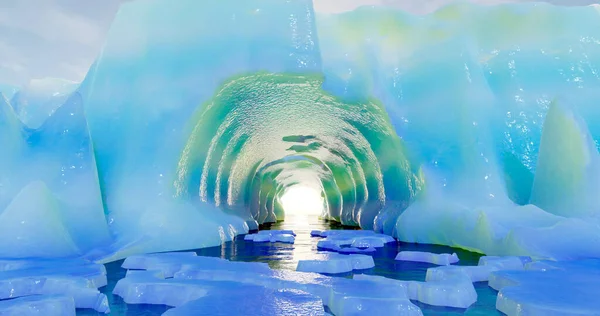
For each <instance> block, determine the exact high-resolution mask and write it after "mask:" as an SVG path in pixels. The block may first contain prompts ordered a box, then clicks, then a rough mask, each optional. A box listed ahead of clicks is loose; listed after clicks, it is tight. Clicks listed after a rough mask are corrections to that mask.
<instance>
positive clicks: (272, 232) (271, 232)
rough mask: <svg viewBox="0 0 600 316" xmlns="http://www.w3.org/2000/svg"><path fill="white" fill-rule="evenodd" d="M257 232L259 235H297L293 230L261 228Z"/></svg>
mask: <svg viewBox="0 0 600 316" xmlns="http://www.w3.org/2000/svg"><path fill="white" fill-rule="evenodd" d="M257 234H259V235H292V236H294V237H295V236H296V233H294V231H293V230H289V229H288V230H261V231H259V232H258V233H257Z"/></svg>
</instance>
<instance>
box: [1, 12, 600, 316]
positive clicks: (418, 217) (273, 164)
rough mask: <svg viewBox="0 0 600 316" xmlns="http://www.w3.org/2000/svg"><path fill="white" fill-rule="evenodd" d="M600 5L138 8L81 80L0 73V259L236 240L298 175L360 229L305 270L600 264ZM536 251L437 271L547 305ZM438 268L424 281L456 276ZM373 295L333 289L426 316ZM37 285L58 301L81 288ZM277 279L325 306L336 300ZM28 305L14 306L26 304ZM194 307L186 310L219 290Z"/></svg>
mask: <svg viewBox="0 0 600 316" xmlns="http://www.w3.org/2000/svg"><path fill="white" fill-rule="evenodd" d="M599 8H600V7H599V6H580V7H559V6H554V5H551V4H547V3H519V4H501V5H494V6H480V5H475V4H470V3H462V2H461V3H456V4H451V5H448V6H445V7H443V8H441V9H438V10H437V11H435V12H433V13H431V14H427V15H414V14H410V13H407V12H403V11H400V10H396V9H391V8H387V7H379V6H364V7H360V8H357V9H355V10H353V11H349V12H344V13H337V14H324V13H318V12H315V10H314V9H313V2H312V0H296V1H279V0H264V1H237V0H224V1H220V2H219V3H214V4H211V5H206V4H203V3H201V2H200V1H195V0H174V1H170V0H151V1H128V2H125V3H123V4H122V5H121V7H120V9H119V11H118V14H117V15H116V17H115V19H114V21H113V23H112V26H111V28H110V31H109V33H108V35H107V39H106V42H105V44H104V46H103V48H102V50H101V51H100V52H99V54H98V57H97V59H96V60H95V62H94V64H93V65H92V66H91V67H90V69H89V71H88V73H87V75H86V76H85V78H84V80H83V81H82V82H80V83H79V82H71V81H65V80H62V79H56V78H45V79H35V80H32V81H31V82H29V83H27V84H25V85H24V86H22V87H15V86H12V85H9V84H6V85H5V84H2V85H0V148H2V149H1V150H0V239H1V240H3V241H4V242H2V243H0V259H11V260H14V259H22V260H25V259H26V260H29V259H31V258H36V259H40V258H42V259H48V260H61V259H64V258H68V259H69V260H70V259H72V258H83V259H85V260H90V261H93V262H96V263H107V262H112V261H115V260H120V259H124V258H128V259H127V260H126V261H125V262H126V264H125V267H127V264H131V263H132V262H134V261H135V260H138V259H139V260H140V261H139V262H137V263H135V262H134V264H133V265H132V266H131V267H130V268H131V269H135V267H133V266H136V264H139V265H141V266H143V265H144V264H149V265H152V262H151V261H152V260H150V261H148V262H146V261H144V260H146V259H147V258H145V257H143V258H140V257H135V256H136V255H141V254H145V253H155V252H167V251H179V250H190V249H198V248H206V247H212V246H218V245H221V244H223V243H225V242H228V241H232V240H234V239H235V237H236V236H237V235H241V234H247V233H249V232H250V231H254V230H257V229H258V228H259V227H264V226H262V225H265V224H270V223H276V222H278V221H285V220H286V218H288V219H289V218H290V215H293V214H286V210H285V209H284V206H283V203H282V197H283V196H284V194H285V193H286V192H288V191H289V189H290V188H293V187H295V186H299V185H302V186H308V187H311V188H313V189H315V190H317V191H318V192H320V193H321V197H322V201H323V208H322V212H321V213H320V214H319V215H318V217H319V218H320V219H323V220H327V221H330V222H335V223H339V224H340V225H343V226H344V227H346V228H347V227H356V228H360V229H361V230H359V231H346V230H344V231H340V232H336V231H314V232H313V233H311V235H312V236H313V237H321V238H323V239H320V240H319V241H318V245H319V246H318V247H319V249H320V250H326V251H329V252H328V253H325V252H323V253H318V254H315V256H317V257H319V258H317V259H315V257H312V258H307V259H306V260H304V261H302V263H301V264H300V267H299V268H298V269H299V270H306V271H316V272H327V271H329V272H332V271H333V272H336V273H337V272H349V271H352V270H356V269H358V268H357V267H356V266H353V264H354V263H353V262H352V260H351V259H349V258H361V260H365V262H367V264H364V265H362V266H361V268H362V267H372V265H371V263H372V260H373V258H372V257H371V256H372V255H373V254H374V253H375V252H376V251H380V250H381V249H382V248H385V245H387V244H388V243H392V242H395V241H396V240H398V241H401V242H407V243H420V244H437V245H446V246H452V247H457V248H463V249H466V250H469V251H472V252H477V253H482V254H485V255H487V256H508V257H507V258H512V259H510V260H512V261H513V263H514V262H517V261H518V260H517V259H516V258H517V257H524V256H526V257H531V259H532V260H534V261H536V262H540V261H538V260H550V261H559V262H562V261H565V260H581V259H590V258H600V206H599V205H600V153H599V151H598V148H599V143H598V142H599V141H600V107H598V102H599V101H600V31H598V30H600V9H599ZM532 21H535V23H534V22H532ZM245 238H246V240H247V241H248V243H247V244H248V245H252V244H253V243H259V242H262V241H264V242H267V241H269V242H271V243H280V242H285V243H289V244H290V245H291V244H293V243H298V240H301V237H300V236H296V235H295V234H293V232H291V231H280V232H275V231H268V232H266V233H261V232H259V233H256V234H255V235H254V234H251V235H246V237H245ZM332 252H333V253H332ZM335 252H338V253H335ZM349 253H355V254H353V255H350V256H349V255H347V254H349ZM405 254H406V255H409V257H410V256H413V255H415V256H416V257H414V258H412V259H411V258H409V259H410V260H417V261H429V262H434V263H439V262H442V261H440V260H439V259H440V258H442V257H440V256H439V255H435V254H423V253H418V254H415V253H412V254H411V253H405ZM182 256H185V255H182ZM136 258H137V259H136ZM323 258H330V259H332V260H329V261H326V260H322V259H323ZM415 258H416V259H415ZM488 258H492V257H488ZM313 259H315V260H313ZM400 259H402V258H400ZM405 259H406V258H405ZM178 260H180V261H179V264H181V263H182V262H185V261H186V260H191V261H194V259H189V258H187V259H186V258H183V259H182V258H178ZM311 260H312V261H311ZM507 260H508V263H509V264H510V263H511V262H510V260H509V259H507ZM541 262H546V261H541ZM548 262H549V261H548ZM590 262H591V263H589V262H587V261H586V262H584V263H581V264H580V265H579V266H576V267H575V268H573V267H571V266H567V267H566V268H565V267H564V266H562V265H561V264H562V263H557V264H556V265H557V267H555V268H556V269H558V270H560V269H562V270H561V272H557V271H552V272H549V273H546V274H545V275H547V276H549V277H552V278H555V279H558V278H559V277H562V276H570V275H574V276H575V277H577V278H580V277H581V275H580V274H578V273H576V272H573V271H571V270H573V269H575V270H576V269H578V267H579V268H581V269H582V270H585V271H588V270H590V271H592V270H593V271H595V270H594V265H593V263H594V261H590ZM450 263H456V259H455V258H454V256H453V257H452V260H451V261H448V262H447V260H445V261H443V264H448V265H449V264H450ZM170 264H174V263H172V262H170ZM524 264H525V263H521V266H519V272H514V271H509V272H505V271H498V270H497V269H496V267H495V266H494V267H491V266H488V267H485V264H484V263H482V264H481V265H480V266H477V267H470V268H465V267H461V268H460V269H457V268H455V267H454V266H448V267H441V268H439V269H438V270H432V272H431V273H432V274H431V275H432V278H435V276H434V273H438V272H439V278H440V279H439V280H438V279H432V281H440V282H442V281H445V280H446V279H445V278H449V279H452V278H453V277H455V275H454V274H461V278H455V279H456V280H458V279H460V280H459V281H460V282H458V281H457V282H458V283H457V284H459V285H460V286H461V287H460V288H455V287H452V288H453V289H465V291H467V292H469V295H471V294H473V293H472V292H473V289H472V284H471V283H472V282H463V281H464V280H463V279H464V278H462V274H467V275H469V274H472V275H471V276H472V277H473V276H474V277H473V278H475V279H477V281H487V280H488V279H489V280H490V284H491V283H492V280H494V281H493V282H498V284H499V285H498V286H497V287H498V289H499V290H500V293H501V294H502V297H503V298H502V300H499V301H498V302H499V303H498V308H499V309H500V310H502V311H508V312H507V313H508V314H514V313H516V312H515V310H517V309H518V308H517V307H515V306H517V305H519V304H521V305H522V304H525V305H523V306H526V307H527V308H528V309H529V310H531V311H532V312H537V311H538V310H542V311H546V310H544V309H539V308H540V307H539V306H536V305H535V304H533V303H531V302H530V301H528V298H527V295H526V294H527V293H525V294H523V293H524V292H523V291H525V290H532V289H533V290H537V289H539V288H540V287H541V286H543V285H544V284H541V283H536V282H534V281H535V280H532V279H531V278H532V277H530V275H533V274H527V273H528V272H529V271H530V270H534V269H533V268H531V269H529V267H528V266H527V265H526V267H525V268H524V269H525V272H523V271H520V270H523V267H522V265H524ZM310 265H313V266H310ZM373 265H374V264H373ZM517 265H518V264H517ZM232 266H233V265H232ZM481 266H483V268H482V267H481ZM532 266H533V264H532ZM189 267H190V266H188V268H189ZM138 268H139V269H148V270H150V269H149V268H148V267H138ZM159 268H160V265H159ZM180 268H181V266H177V265H176V264H175V268H173V269H172V270H173V271H166V272H165V271H162V273H163V275H161V276H159V277H157V276H156V275H154V274H143V273H142V274H138V275H136V272H132V274H131V275H128V277H127V278H126V279H124V280H125V281H123V283H122V284H125V285H123V288H126V287H127V286H134V285H135V284H137V283H136V282H139V283H140V284H145V283H144V282H147V283H152V284H154V283H153V282H155V281H156V280H155V279H157V280H161V281H160V282H158V281H156V282H158V283H160V284H163V283H164V284H169V283H170V282H171V281H166V282H163V281H164V280H162V279H164V278H170V277H175V278H176V276H175V273H176V272H178V271H179V269H180ZM184 268H185V267H184ZM232 269H234V270H235V268H232ZM257 269H258V270H260V269H262V268H257ZM458 270H460V271H458ZM563 270H564V271H563ZM181 271H184V272H185V271H186V270H185V269H182V270H181ZM260 271H262V270H260ZM436 271H437V272H436ZM444 271H445V272H444ZM457 271H458V272H457ZM149 272H153V271H149ZM187 272H189V273H192V272H193V271H187ZM196 272H197V271H196ZM254 272H256V271H254ZM263 272H264V271H262V272H261V273H263ZM271 272H272V271H268V273H271ZM513 272H514V273H513ZM526 272H527V273H526ZM257 273H258V272H257ZM264 273H266V272H264ZM444 273H447V274H444ZM453 273H454V274H453ZM523 273H525V274H523ZM536 273H538V272H536ZM539 273H541V272H539ZM539 273H538V274H539ZM582 273H583V272H582ZM590 273H592V272H590ZM594 273H595V272H594ZM428 275H429V274H428ZM357 279H360V277H359V278H357ZM366 279H369V278H368V277H366V278H365V279H364V280H360V281H364V282H365V284H367V283H368V284H369V286H372V284H371V283H372V282H375V283H377V282H381V284H385V285H386V286H387V287H389V288H390V289H393V288H395V287H405V285H403V284H395V283H393V282H392V283H390V282H388V281H386V280H383V281H382V280H379V279H373V280H366ZM455 279H452V280H455ZM129 281H131V284H130V285H127V283H126V282H129ZM357 281H359V280H357ZM367 281H368V282H367ZM428 281H429V280H428ZM471 281H476V280H474V279H471ZM173 283H177V282H173ZM190 283H194V282H190ZM427 283H428V282H425V283H423V284H425V285H419V288H420V287H421V286H422V287H423V289H424V290H423V291H426V290H431V291H434V290H436V289H437V288H435V287H432V288H430V287H429V286H433V285H431V284H427ZM442 283H443V282H442ZM357 284H358V283H357ZM440 284H441V283H440ZM126 285H127V286H126ZM229 285H231V284H229ZM454 285H456V284H452V286H454ZM166 286H169V285H166ZM174 286H177V285H174ZM440 286H442V287H444V286H446V284H445V283H443V284H441V285H440ZM248 288H249V289H254V287H253V286H250V285H249V286H248ZM523 289H525V290H523ZM301 290H302V289H299V291H301ZM91 291H95V289H94V290H91ZM123 291H124V290H123ZM260 291H262V292H261V293H262V294H264V295H267V294H268V293H272V289H260ZM90 293H91V292H90ZM265 293H266V294H265ZM273 293H274V292H273ZM356 293H358V292H357V290H356V289H353V288H351V289H339V290H338V289H336V290H332V292H331V293H329V292H328V295H329V294H331V295H332V296H333V297H335V299H332V300H335V302H336V304H338V305H335V306H333V307H332V310H333V309H335V310H337V311H338V312H339V313H350V311H351V310H353V309H354V308H355V307H356V306H358V305H360V304H363V303H364V304H372V305H369V306H370V308H373V310H374V311H378V309H377V308H378V307H377V304H375V303H373V302H376V301H379V300H384V301H389V302H392V303H393V304H398V306H401V305H402V306H405V307H407V306H408V307H407V308H408V310H409V311H410V313H414V314H415V315H418V314H419V312H417V311H416V310H415V309H413V305H412V303H411V302H410V300H409V297H408V296H407V297H397V298H393V299H392V298H389V297H387V296H385V295H384V296H381V295H379V294H378V293H375V294H373V297H366V298H365V297H363V298H361V297H359V296H358V294H356ZM34 294H43V296H42V297H37V298H31V301H32V302H36V303H35V304H40V306H44V307H43V308H47V309H49V310H51V309H55V310H62V309H68V310H70V309H72V308H73V307H72V306H78V304H79V303H78V301H77V300H75V301H74V302H71V301H70V299H69V297H63V296H54V295H55V294H57V293H34ZM58 294H61V293H58ZM62 294H64V293H62ZM92 294H94V295H95V292H94V293H92ZM92 294H90V295H92ZM122 294H123V295H125V294H126V292H122ZM196 294H198V293H196ZM409 294H410V293H409ZM413 294H414V293H413ZM198 295H200V294H198ZM211 295H216V294H211ZM257 295H258V294H257ZM274 295H275V294H274ZM276 295H278V296H281V299H282V300H292V301H294V300H298V301H305V302H306V304H307V306H310V308H312V305H311V304H312V303H314V300H315V296H318V297H321V295H322V294H321V293H319V295H316V294H314V293H311V292H310V291H309V294H307V293H304V292H298V293H296V292H294V293H276ZM417 296H418V295H416V294H415V295H413V297H417ZM90 297H91V296H90ZM474 299H475V300H476V297H475V298H474ZM553 299H556V297H554V298H553ZM424 300H425V299H424ZM21 301H23V302H25V303H24V304H28V303H27V302H29V299H25V300H15V301H14V302H10V304H5V302H2V304H4V307H0V308H6V309H7V310H9V311H10V310H15V311H16V312H13V313H17V312H18V311H19V308H21V307H20V306H21V305H20V304H21ZM472 301H473V297H472V296H469V297H468V298H467V299H466V300H464V301H461V303H460V304H458V305H460V306H461V307H464V306H468V305H469V304H471V303H472ZM465 302H466V303H465ZM187 303H188V302H179V301H178V302H177V304H170V305H172V306H177V308H176V309H173V310H172V312H170V313H171V314H178V313H185V312H186V311H188V310H195V309H198V308H201V306H202V304H204V303H202V302H196V303H194V304H191V303H190V304H189V305H188V304H187ZM528 304H529V305H528ZM594 307H595V305H593V304H591V305H589V306H588V305H585V306H583V307H581V309H582V310H585V311H587V310H589V309H592V308H594ZM273 308H276V307H273ZM320 308H321V306H317V308H316V309H315V310H316V311H317V313H319V314H320V313H321V310H320ZM415 308H416V307H415ZM572 308H573V307H572V306H571V305H565V306H562V305H560V306H555V309H557V310H564V309H572ZM550 310H553V309H550Z"/></svg>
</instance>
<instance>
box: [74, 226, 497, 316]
mask: <svg viewBox="0 0 600 316" xmlns="http://www.w3.org/2000/svg"><path fill="white" fill-rule="evenodd" d="M270 228H271V229H292V230H294V232H296V235H297V237H296V242H295V244H293V245H290V244H281V243H277V244H270V243H253V242H247V241H244V240H243V239H244V238H243V236H239V237H238V238H236V240H235V241H233V242H228V243H225V244H223V245H222V246H220V247H211V248H204V249H199V250H196V252H197V253H198V255H200V256H211V257H221V258H225V259H229V260H232V261H248V262H266V263H268V264H269V266H270V267H271V268H274V269H290V270H295V269H296V265H297V263H298V261H299V260H303V259H311V258H314V257H315V252H316V244H317V241H318V240H319V238H311V237H310V231H311V230H327V229H344V228H343V227H340V226H339V225H336V224H333V223H327V222H324V221H319V220H317V219H316V217H314V216H313V217H303V216H298V217H292V218H288V219H287V220H286V221H284V222H280V223H277V224H273V225H272V226H271V227H270ZM401 250H415V251H427V252H435V253H452V252H456V253H457V254H458V256H459V258H460V263H459V265H477V263H478V261H479V257H481V254H476V253H472V252H468V251H465V250H461V249H454V248H451V247H445V246H435V245H417V244H406V243H398V244H397V245H394V246H386V247H384V248H382V249H378V250H377V253H376V254H375V256H373V258H374V259H375V268H373V269H370V270H366V271H362V272H361V273H364V274H372V275H380V276H385V277H388V278H393V279H399V280H416V281H425V274H426V272H427V268H430V267H434V266H435V265H432V264H427V263H417V262H402V261H396V260H394V258H395V257H396V254H397V253H398V251H401ZM122 263H123V261H122V260H120V261H116V262H111V263H108V264H107V265H106V269H107V271H108V285H107V286H105V287H104V288H101V289H100V290H101V291H102V292H104V293H105V294H106V295H107V296H108V300H109V303H110V308H111V315H128V316H133V315H136V316H138V315H141V316H154V315H161V314H162V313H164V312H165V311H166V310H168V309H169V307H166V306H159V305H127V304H125V302H123V300H122V299H121V298H120V297H118V296H113V295H112V290H113V288H114V287H115V285H116V283H117V281H119V280H120V279H122V278H124V277H125V272H126V270H124V269H122V268H121V264H122ZM351 275H352V273H348V274H345V275H341V276H340V277H350V276H351ZM475 289H476V290H477V295H478V300H477V303H475V304H474V305H472V306H471V307H470V308H469V309H458V308H447V307H436V306H430V305H425V304H422V303H419V302H413V303H415V304H416V305H417V306H419V307H420V308H421V310H422V311H423V313H424V314H425V315H426V316H430V315H431V316H434V315H435V316H438V315H492V316H494V315H503V314H502V313H500V312H498V311H497V310H496V308H495V305H496V295H497V292H496V291H495V290H493V289H491V288H490V287H488V286H487V282H479V283H476V284H475ZM77 315H103V314H99V313H96V312H94V311H91V310H78V311H77Z"/></svg>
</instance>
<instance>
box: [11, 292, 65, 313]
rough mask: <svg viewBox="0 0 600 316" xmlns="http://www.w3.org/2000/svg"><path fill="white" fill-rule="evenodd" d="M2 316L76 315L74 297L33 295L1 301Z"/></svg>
mask: <svg viewBox="0 0 600 316" xmlns="http://www.w3.org/2000/svg"><path fill="white" fill-rule="evenodd" d="M0 315H2V316H75V302H74V301H73V298H72V297H68V296H53V295H33V296H26V297H20V298H15V299H11V300H3V301H0Z"/></svg>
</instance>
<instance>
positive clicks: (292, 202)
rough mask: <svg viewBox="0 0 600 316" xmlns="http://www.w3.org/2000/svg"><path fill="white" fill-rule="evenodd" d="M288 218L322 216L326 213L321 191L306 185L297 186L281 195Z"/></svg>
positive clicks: (282, 204)
mask: <svg viewBox="0 0 600 316" xmlns="http://www.w3.org/2000/svg"><path fill="white" fill-rule="evenodd" d="M280 200H281V206H282V207H283V212H284V213H285V215H286V216H290V215H291V216H320V215H322V214H323V212H324V211H325V201H324V200H323V196H322V195H321V191H320V190H318V189H315V188H313V187H310V186H306V185H295V186H292V187H290V188H289V189H287V190H286V191H285V192H283V194H282V195H281V198H280Z"/></svg>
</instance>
